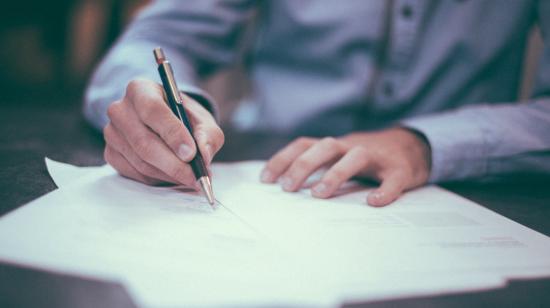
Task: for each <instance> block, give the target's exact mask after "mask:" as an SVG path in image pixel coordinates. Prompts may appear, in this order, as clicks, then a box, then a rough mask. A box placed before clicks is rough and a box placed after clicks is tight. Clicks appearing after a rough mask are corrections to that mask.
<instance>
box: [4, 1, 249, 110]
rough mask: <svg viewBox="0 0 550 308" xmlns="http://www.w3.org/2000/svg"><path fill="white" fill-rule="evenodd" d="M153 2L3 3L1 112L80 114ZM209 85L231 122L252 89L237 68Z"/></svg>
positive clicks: (216, 77)
mask: <svg viewBox="0 0 550 308" xmlns="http://www.w3.org/2000/svg"><path fill="white" fill-rule="evenodd" d="M199 1H200V0H199ZM149 2H151V0H55V1H40V0H27V1H17V0H16V1H2V4H0V112H2V110H6V109H5V108H8V109H10V110H13V109H14V108H17V109H18V108H29V107H34V106H40V107H45V108H48V107H54V106H55V107H56V108H58V109H64V110H67V109H71V110H72V111H73V112H77V109H78V108H80V107H79V106H80V105H81V103H82V95H83V92H84V89H85V85H86V82H87V80H88V78H89V77H90V74H91V73H92V71H93V68H94V67H95V65H96V64H97V62H98V61H99V60H100V59H101V57H102V56H103V55H104V54H105V52H106V51H107V50H108V48H109V47H110V46H111V44H112V43H113V42H114V41H115V40H116V38H117V37H118V35H120V34H121V32H122V31H124V28H125V26H126V25H127V24H128V23H129V22H130V21H131V19H132V17H134V16H135V15H136V14H137V13H138V12H139V10H140V9H142V8H143V7H144V6H146V5H147V4H148V3H149ZM228 76H231V78H228ZM203 86H204V87H205V88H207V89H208V90H209V91H210V92H211V94H213V95H214V97H216V98H217V99H221V100H223V101H224V104H223V106H221V107H222V108H220V111H221V119H222V121H225V120H227V118H228V117H229V115H230V113H231V111H232V110H233V109H234V107H235V105H236V102H237V101H238V100H239V98H240V97H241V96H242V92H244V91H246V88H247V86H248V85H247V82H246V78H244V74H243V72H242V70H241V69H240V68H238V67H237V68H235V67H233V68H231V69H229V70H226V71H224V72H222V73H221V74H217V75H216V76H214V77H213V78H210V79H209V80H207V81H205V83H204V84H203ZM2 105H3V107H5V108H2Z"/></svg>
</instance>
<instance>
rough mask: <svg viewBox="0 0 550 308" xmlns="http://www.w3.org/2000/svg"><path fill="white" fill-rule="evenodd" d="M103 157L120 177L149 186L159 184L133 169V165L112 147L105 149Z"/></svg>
mask: <svg viewBox="0 0 550 308" xmlns="http://www.w3.org/2000/svg"><path fill="white" fill-rule="evenodd" d="M103 156H104V158H105V161H107V163H109V165H111V166H113V168H115V170H116V171H117V172H118V173H119V174H120V175H122V176H124V177H127V178H130V179H132V180H136V181H138V182H142V183H145V184H147V185H156V184H159V183H158V181H157V180H155V179H152V178H150V177H147V176H145V175H143V174H141V173H139V171H137V170H136V169H135V168H134V167H132V165H131V164H130V163H129V162H128V161H127V160H126V159H125V158H124V156H122V154H120V153H118V152H117V151H116V150H114V149H113V148H111V147H110V146H106V147H105V151H104V153H103Z"/></svg>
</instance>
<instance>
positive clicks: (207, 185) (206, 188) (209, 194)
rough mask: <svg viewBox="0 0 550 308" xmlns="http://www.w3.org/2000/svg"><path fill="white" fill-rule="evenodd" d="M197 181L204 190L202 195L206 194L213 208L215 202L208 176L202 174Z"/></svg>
mask: <svg viewBox="0 0 550 308" xmlns="http://www.w3.org/2000/svg"><path fill="white" fill-rule="evenodd" d="M199 183H200V185H201V188H202V191H203V192H204V195H205V196H206V199H207V200H208V203H209V204H210V205H211V206H212V208H214V204H215V200H216V199H215V198H214V191H213V190H212V183H211V182H210V178H209V177H207V176H203V177H201V178H200V179H199Z"/></svg>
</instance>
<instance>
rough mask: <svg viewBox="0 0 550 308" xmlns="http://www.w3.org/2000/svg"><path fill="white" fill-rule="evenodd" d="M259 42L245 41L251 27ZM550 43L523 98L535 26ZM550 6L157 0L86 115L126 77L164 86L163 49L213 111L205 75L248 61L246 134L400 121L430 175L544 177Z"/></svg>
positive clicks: (549, 138) (332, 130)
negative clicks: (424, 143) (159, 58)
mask: <svg viewBox="0 0 550 308" xmlns="http://www.w3.org/2000/svg"><path fill="white" fill-rule="evenodd" d="M250 24H252V26H251V27H252V28H251V30H252V34H251V35H250V37H251V39H250V40H249V43H248V44H243V43H242V36H243V32H244V29H247V27H246V25H250ZM535 25H538V26H539V27H540V29H541V33H542V36H543V38H545V41H546V42H547V43H546V47H545V50H544V51H543V55H542V58H541V60H540V63H539V65H538V72H537V79H536V84H535V88H534V90H533V94H532V98H531V100H530V101H529V102H527V103H523V104H518V103H517V99H518V89H519V84H520V76H521V70H522V63H523V59H524V52H525V49H526V42H527V37H528V34H529V33H530V31H531V29H532V28H533V26H535ZM549 35H550V1H543V0H540V1H535V0H533V1H529V0H523V1H518V0H509V1H507V0H475V1H473V0H470V1H466V0H464V1H458V0H393V1H365V0H345V1H332V0H277V1H275V0H272V1H268V0H265V1H261V0H197V1H176V0H164V1H156V2H154V3H153V4H151V5H150V6H148V7H147V8H146V9H145V10H143V11H142V12H141V13H140V14H139V16H138V17H137V18H136V19H135V20H134V21H133V22H132V24H131V25H130V26H129V27H128V28H127V30H126V31H125V33H124V35H123V36H122V37H121V38H120V39H119V40H118V42H117V43H116V44H115V45H114V47H113V48H112V49H111V50H110V52H109V53H108V55H107V56H106V57H105V59H104V60H103V61H102V63H101V64H100V66H99V67H98V69H97V70H96V72H95V74H94V76H93V78H92V80H91V82H90V84H89V87H88V90H87V93H86V102H85V108H84V111H85V116H86V117H87V119H89V120H90V121H91V122H92V123H93V124H94V125H95V126H96V127H98V128H101V127H103V126H104V125H105V124H106V123H107V122H108V118H107V116H106V109H107V107H108V105H109V104H110V103H111V102H113V101H115V100H117V99H120V98H121V97H123V95H124V91H125V86H126V84H127V83H128V81H129V80H131V79H134V78H137V77H145V78H149V79H153V80H157V81H159V77H158V73H157V72H156V65H155V63H154V61H153V57H152V53H151V51H152V49H153V48H154V47H156V46H162V47H163V48H164V50H165V53H166V54H167V56H168V58H169V59H170V60H171V62H172V65H173V66H174V70H175V73H176V78H177V79H178V83H179V85H180V87H181V88H182V89H181V90H182V91H185V92H187V93H188V94H190V95H192V96H193V97H194V98H195V99H197V100H198V101H199V102H201V103H203V104H205V105H206V106H210V107H212V108H213V109H215V105H216V104H223V101H222V102H214V101H213V100H212V99H211V98H210V97H209V96H208V94H207V93H205V92H204V91H203V90H201V89H200V88H199V87H198V84H199V83H198V82H199V81H200V80H201V79H203V78H205V77H206V76H209V75H210V74H212V73H214V72H217V71H219V70H220V69H222V68H225V67H228V66H230V65H233V64H235V63H238V62H242V63H244V65H245V68H246V70H247V72H248V74H249V77H250V80H251V82H252V90H251V91H250V94H249V95H248V96H247V97H246V98H245V99H244V100H243V102H242V104H241V105H240V106H239V109H238V110H237V111H236V112H235V115H234V122H235V123H236V125H237V126H238V127H240V128H242V129H253V130H264V131H270V132H276V133H285V134H291V135H315V136H324V135H333V136H338V135H342V134H346V133H349V132H354V131H368V130H374V129H382V128H385V127H389V126H395V125H401V126H405V127H408V128H410V129H414V130H416V131H417V132H419V133H421V134H423V135H424V136H425V137H426V139H427V140H428V142H429V144H430V147H431V151H432V166H431V175H430V181H432V182H437V181H444V180H456V179H464V178H475V177H485V176H499V175H507V174H511V173H516V172H550V46H548V42H549V41H550V38H548V36H549Z"/></svg>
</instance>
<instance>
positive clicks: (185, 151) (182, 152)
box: [177, 143, 193, 161]
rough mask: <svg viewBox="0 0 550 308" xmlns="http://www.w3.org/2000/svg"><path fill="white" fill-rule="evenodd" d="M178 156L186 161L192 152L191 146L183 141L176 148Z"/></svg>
mask: <svg viewBox="0 0 550 308" xmlns="http://www.w3.org/2000/svg"><path fill="white" fill-rule="evenodd" d="M177 154H178V157H179V158H180V159H182V160H185V161H188V160H190V159H191V155H192V154H193V151H191V147H190V146H188V145H187V144H185V143H183V144H181V145H180V146H179V148H178V153H177Z"/></svg>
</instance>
